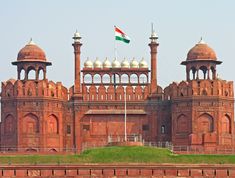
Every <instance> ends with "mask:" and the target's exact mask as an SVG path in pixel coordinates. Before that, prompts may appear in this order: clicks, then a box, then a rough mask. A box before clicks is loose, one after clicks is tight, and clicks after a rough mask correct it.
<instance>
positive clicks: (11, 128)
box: [4, 114, 16, 134]
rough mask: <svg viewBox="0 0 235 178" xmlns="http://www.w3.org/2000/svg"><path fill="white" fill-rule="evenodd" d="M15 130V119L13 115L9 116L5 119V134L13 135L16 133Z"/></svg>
mask: <svg viewBox="0 0 235 178" xmlns="http://www.w3.org/2000/svg"><path fill="white" fill-rule="evenodd" d="M15 129H16V122H15V118H14V117H13V116H12V115H11V114H8V115H7V116H6V117H5V119H4V132H5V134H12V133H14V132H15Z"/></svg>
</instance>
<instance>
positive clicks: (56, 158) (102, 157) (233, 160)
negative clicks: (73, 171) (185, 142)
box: [0, 147, 235, 164]
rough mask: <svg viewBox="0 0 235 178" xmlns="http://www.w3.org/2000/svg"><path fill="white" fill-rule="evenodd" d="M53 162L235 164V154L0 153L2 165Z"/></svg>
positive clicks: (123, 150)
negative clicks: (2, 154) (9, 154)
mask: <svg viewBox="0 0 235 178" xmlns="http://www.w3.org/2000/svg"><path fill="white" fill-rule="evenodd" d="M9 163H11V164H49V163H55V164H58V163H61V164H63V163H73V164H75V163H188V164H191V163H195V164H196V163H209V164H226V163H229V164H235V155H175V154H171V152H170V151H169V150H167V149H159V148H151V147H106V148H98V149H93V150H87V151H85V152H83V154H81V155H41V156H39V155H22V156H20V155H17V156H0V164H9Z"/></svg>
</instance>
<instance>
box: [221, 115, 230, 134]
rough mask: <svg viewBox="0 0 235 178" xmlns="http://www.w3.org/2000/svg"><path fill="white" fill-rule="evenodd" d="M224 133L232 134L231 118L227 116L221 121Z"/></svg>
mask: <svg viewBox="0 0 235 178" xmlns="http://www.w3.org/2000/svg"><path fill="white" fill-rule="evenodd" d="M221 127H222V128H221V130H222V133H231V121H230V118H229V116H227V115H225V116H223V117H222V119H221Z"/></svg>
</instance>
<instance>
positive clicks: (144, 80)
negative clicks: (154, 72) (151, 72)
mask: <svg viewBox="0 0 235 178" xmlns="http://www.w3.org/2000/svg"><path fill="white" fill-rule="evenodd" d="M140 83H148V79H147V76H146V75H145V74H141V75H140Z"/></svg>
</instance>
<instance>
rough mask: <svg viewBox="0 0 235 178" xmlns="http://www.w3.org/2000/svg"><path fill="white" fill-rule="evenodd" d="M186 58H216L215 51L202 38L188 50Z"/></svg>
mask: <svg viewBox="0 0 235 178" xmlns="http://www.w3.org/2000/svg"><path fill="white" fill-rule="evenodd" d="M187 60H217V57H216V54H215V51H214V50H213V49H212V48H211V47H209V46H208V45H207V44H206V43H205V42H204V41H203V40H202V39H201V40H200V41H199V42H198V43H197V44H196V45H195V46H194V47H193V48H192V49H190V50H189V52H188V55H187Z"/></svg>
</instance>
